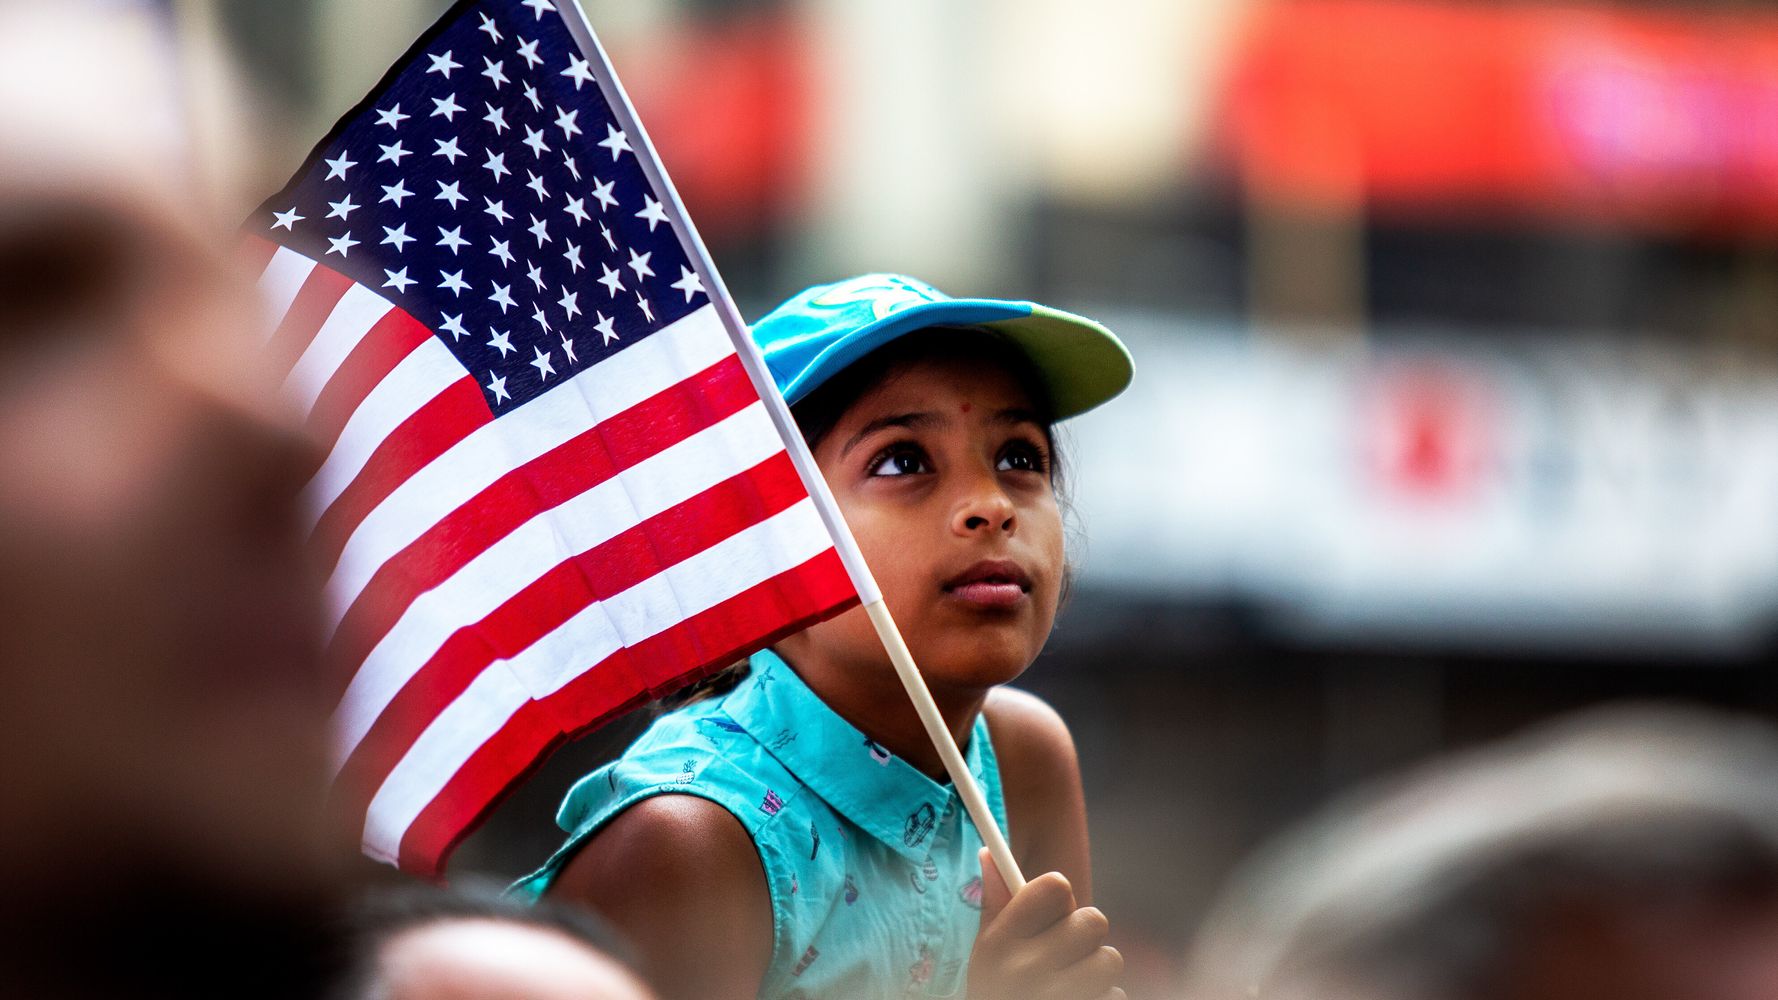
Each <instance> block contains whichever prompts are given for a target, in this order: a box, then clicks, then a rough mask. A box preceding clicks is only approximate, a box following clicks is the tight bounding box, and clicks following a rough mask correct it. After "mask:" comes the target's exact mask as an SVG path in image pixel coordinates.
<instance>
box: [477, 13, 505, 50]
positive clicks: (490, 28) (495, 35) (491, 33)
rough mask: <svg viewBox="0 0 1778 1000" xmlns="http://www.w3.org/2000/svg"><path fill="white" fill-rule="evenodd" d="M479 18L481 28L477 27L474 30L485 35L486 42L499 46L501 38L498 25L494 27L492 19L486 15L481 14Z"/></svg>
mask: <svg viewBox="0 0 1778 1000" xmlns="http://www.w3.org/2000/svg"><path fill="white" fill-rule="evenodd" d="M481 17H482V24H481V27H479V28H477V29H475V30H477V31H480V32H482V33H483V34H486V35H487V36H488V41H490V42H493V43H494V44H495V45H499V44H500V39H501V38H502V37H503V36H502V35H501V34H500V27H499V26H498V25H496V24H495V23H494V19H493V18H491V17H489V16H488V15H486V14H483V15H482V16H481Z"/></svg>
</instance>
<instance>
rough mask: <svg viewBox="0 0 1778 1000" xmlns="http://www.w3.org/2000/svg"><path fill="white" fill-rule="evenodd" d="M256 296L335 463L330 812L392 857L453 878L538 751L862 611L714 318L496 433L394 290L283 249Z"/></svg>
mask: <svg viewBox="0 0 1778 1000" xmlns="http://www.w3.org/2000/svg"><path fill="white" fill-rule="evenodd" d="M259 287H260V289H261V293H262V295H263V296H264V298H265V301H266V302H267V303H268V308H269V307H270V304H272V303H276V302H278V301H285V302H286V305H285V308H284V312H283V314H282V315H279V316H272V317H270V319H271V320H272V323H271V324H269V325H274V326H275V328H276V330H275V333H274V334H273V335H272V340H271V348H272V351H273V354H274V358H275V359H277V358H281V359H282V360H283V361H284V363H285V364H286V365H287V366H288V369H287V372H286V373H285V389H286V392H287V395H288V397H289V399H290V400H291V402H292V403H293V404H294V405H296V406H297V407H298V408H299V410H300V411H301V412H303V414H304V415H305V417H306V420H307V426H308V427H309V429H310V430H311V431H312V432H313V433H314V434H315V435H316V437H317V439H318V440H319V441H321V442H322V443H323V444H324V445H325V446H327V447H328V448H329V451H328V455H327V458H326V459H325V461H324V462H323V464H322V467H321V469H320V470H319V471H318V472H317V473H316V474H315V476H314V478H313V479H312V480H311V482H310V484H309V488H308V492H307V500H308V503H309V509H310V511H311V516H312V517H313V518H314V527H313V538H312V542H313V545H314V547H315V551H316V552H317V554H318V556H319V557H320V558H321V559H322V561H323V564H324V565H325V566H328V567H330V570H331V573H330V579H329V583H328V588H327V593H328V608H329V612H328V623H329V627H330V629H331V630H332V631H331V636H330V639H329V647H328V659H329V662H330V663H331V664H332V668H333V671H334V672H335V675H336V676H337V677H339V678H340V680H339V685H340V686H339V688H338V690H340V691H341V692H342V695H341V697H340V701H339V703H338V707H337V709H336V711H335V720H334V721H335V732H336V765H337V767H338V769H339V770H338V780H337V782H336V791H335V802H334V807H335V808H336V809H340V810H343V811H344V812H345V814H347V815H354V816H363V817H364V825H365V826H364V831H365V832H364V836H365V849H366V851H367V853H369V854H371V855H372V856H373V857H378V858H381V859H383V860H387V861H390V862H392V863H399V864H401V865H402V866H403V867H406V868H409V869H410V870H415V871H421V872H429V873H435V872H436V871H437V866H438V865H439V864H440V863H441V861H442V859H443V858H444V857H445V856H446V855H447V854H448V852H449V850H450V848H451V847H452V846H454V844H455V841H456V840H457V839H460V838H461V836H463V835H464V833H465V832H466V830H467V829H468V828H469V827H470V826H472V825H473V823H474V822H475V820H476V819H477V818H478V817H479V816H480V815H481V813H482V812H483V811H485V810H486V809H487V808H489V806H490V804H491V803H492V802H493V801H495V800H496V799H498V797H499V796H500V795H501V794H503V792H504V790H505V789H506V788H508V787H509V786H510V785H511V784H512V783H513V782H514V781H516V780H517V779H518V778H519V777H520V776H521V775H522V774H523V773H524V772H525V771H526V770H527V769H528V768H529V767H530V766H531V764H532V763H533V762H534V760H535V755H537V754H541V753H545V752H547V750H548V749H549V748H550V747H551V746H553V745H554V744H555V743H556V742H559V741H560V740H562V739H564V738H566V735H567V734H572V733H576V732H579V731H582V730H584V729H587V728H590V727H592V726H594V725H596V724H598V723H599V722H601V721H604V720H605V719H606V718H608V717H610V715H612V714H613V713H615V712H619V711H622V710H624V709H626V708H629V707H631V706H633V705H634V704H635V703H637V702H638V701H640V700H642V699H645V698H646V697H648V696H649V694H650V693H651V692H655V691H661V690H667V689H670V688H671V687H672V686H673V685H675V684H676V683H678V682H680V681H682V680H683V679H685V678H686V677H687V675H688V674H695V673H696V672H697V671H699V670H702V669H706V668H707V667H708V666H710V665H720V663H721V661H723V660H724V658H732V657H734V656H737V655H740V654H742V653H744V652H746V651H748V650H749V649H752V648H756V647H757V646H758V645H759V644H760V643H761V642H763V641H765V640H766V639H767V638H769V637H768V636H761V635H760V634H759V632H760V622H761V621H767V622H776V623H780V624H779V625H778V627H777V628H775V629H774V630H773V634H777V633H780V632H783V631H788V630H791V629H793V628H795V627H800V626H801V625H802V624H805V623H807V622H808V621H810V620H813V619H814V618H815V617H817V616H819V615H821V614H824V613H831V610H832V609H833V608H834V607H835V606H836V605H839V604H843V603H844V602H845V601H846V600H847V599H848V597H849V596H850V595H851V589H850V584H849V583H848V582H847V580H846V577H845V574H844V572H843V570H841V569H840V567H839V563H838V559H837V556H836V555H835V554H834V553H833V551H832V548H831V546H832V542H831V540H830V539H829V538H828V536H827V534H826V532H825V530H824V529H823V528H822V525H821V522H820V519H819V518H818V517H817V515H816V514H815V511H814V508H813V504H812V501H810V500H809V499H808V496H807V493H806V491H805V490H804V489H803V486H802V483H801V481H800V480H799V479H798V478H797V475H796V472H795V469H794V467H793V465H792V463H791V462H790V460H789V456H788V455H787V454H786V453H785V451H784V446H783V442H782V441H781V440H780V439H779V438H778V437H777V435H776V433H775V431H774V430H773V428H772V426H771V423H770V420H769V418H768V416H767V415H766V413H765V409H764V406H763V404H762V403H760V402H759V398H758V396H757V394H756V393H755V392H754V390H753V387H752V384H751V382H750V381H749V380H748V379H747V376H746V373H745V371H744V369H743V368H742V367H741V364H740V361H739V359H738V357H736V356H735V354H734V352H733V347H732V345H731V344H730V343H729V341H728V340H727V336H726V334H725V333H724V332H723V330H722V329H721V327H720V325H719V324H718V323H717V321H716V319H715V318H714V316H713V310H712V309H710V308H708V307H706V308H704V309H702V310H699V311H697V312H694V313H692V314H690V315H688V316H687V317H685V318H684V319H682V320H679V321H677V322H675V323H673V324H671V325H669V326H668V327H666V328H664V329H662V330H661V331H660V332H659V333H657V334H655V335H653V336H650V337H649V338H647V339H645V340H642V341H640V342H639V343H637V344H635V345H633V346H631V347H630V348H628V349H626V350H625V351H623V352H621V353H619V354H616V355H614V356H612V357H611V358H610V359H608V360H607V361H605V362H604V363H602V364H600V365H598V366H593V367H589V368H587V369H585V370H584V371H582V372H581V373H579V374H577V375H575V376H573V381H574V382H575V383H577V384H576V385H574V386H572V387H568V386H564V387H563V389H562V391H558V392H555V393H552V394H549V395H547V396H543V397H540V398H538V399H536V400H534V401H532V402H531V403H530V404H528V405H527V406H526V407H524V408H522V409H519V410H516V411H514V412H513V413H511V414H510V415H507V416H505V417H503V418H501V420H500V421H499V422H498V426H495V421H494V420H493V416H492V414H491V412H490V411H489V410H488V407H487V405H486V403H485V401H484V398H483V396H482V394H481V392H480V389H479V387H477V386H476V385H475V381H474V379H473V378H472V377H471V376H470V375H469V374H468V373H466V372H464V370H463V368H462V366H461V364H459V363H458V362H457V361H456V359H455V358H454V357H453V356H452V355H451V354H450V353H449V352H448V351H445V350H444V348H443V345H442V344H441V342H440V341H439V339H438V337H437V336H436V335H435V334H434V333H433V332H432V331H430V330H428V329H427V328H426V327H425V326H424V325H423V324H420V323H419V322H417V321H416V320H414V319H413V318H412V317H411V316H409V315H408V314H407V313H405V312H404V311H402V310H401V309H399V308H396V307H394V306H393V305H392V304H391V303H389V302H388V300H386V299H384V298H383V297H382V296H380V295H379V294H377V293H376V292H374V291H372V290H370V289H367V288H365V287H364V286H362V285H359V284H357V283H355V282H352V281H350V280H349V279H346V278H344V277H343V276H342V275H340V274H338V273H337V272H335V271H333V270H332V269H331V268H328V267H327V266H326V265H323V264H317V263H315V262H313V261H310V260H308V259H306V258H304V257H302V255H300V254H296V253H294V252H293V251H290V250H288V249H286V248H279V249H278V250H277V251H276V252H275V253H273V254H271V255H269V257H267V258H266V262H265V268H264V270H263V272H262V274H261V277H260V281H259ZM688 664H689V665H691V666H690V667H688ZM595 677H596V678H598V680H597V682H593V681H590V680H589V678H595Z"/></svg>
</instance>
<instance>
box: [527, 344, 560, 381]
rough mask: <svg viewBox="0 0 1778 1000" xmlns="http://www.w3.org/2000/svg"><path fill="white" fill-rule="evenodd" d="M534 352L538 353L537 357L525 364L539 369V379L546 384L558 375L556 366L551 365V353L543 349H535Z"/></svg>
mask: <svg viewBox="0 0 1778 1000" xmlns="http://www.w3.org/2000/svg"><path fill="white" fill-rule="evenodd" d="M532 350H533V351H536V352H537V357H535V358H532V359H531V360H530V361H527V362H525V364H528V365H530V366H531V367H533V368H535V369H537V377H538V378H539V379H540V380H542V381H544V382H548V381H549V377H550V376H551V375H554V374H555V373H556V366H555V365H553V364H551V363H550V360H549V358H550V352H549V351H546V350H544V349H543V348H541V347H533V348H532Z"/></svg>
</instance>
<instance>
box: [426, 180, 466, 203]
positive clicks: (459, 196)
mask: <svg viewBox="0 0 1778 1000" xmlns="http://www.w3.org/2000/svg"><path fill="white" fill-rule="evenodd" d="M462 183H463V182H462V181H452V182H450V183H449V184H446V183H445V182H444V181H439V182H438V194H437V195H436V196H435V197H434V198H433V200H434V201H448V202H450V203H451V208H453V209H455V208H456V207H457V203H458V202H460V201H468V200H469V196H468V195H466V194H464V193H463V192H462V191H460V190H458V188H459V186H460V185H461V184H462Z"/></svg>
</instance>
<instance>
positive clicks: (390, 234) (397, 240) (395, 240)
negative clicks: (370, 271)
mask: <svg viewBox="0 0 1778 1000" xmlns="http://www.w3.org/2000/svg"><path fill="white" fill-rule="evenodd" d="M412 242H414V237H412V236H409V235H408V234H407V223H405V222H404V223H402V224H401V225H399V226H396V227H395V228H394V229H390V228H389V227H388V226H384V227H383V243H382V245H383V246H390V245H393V246H394V247H395V252H396V253H400V252H401V251H403V250H405V249H407V245H408V244H409V243H412Z"/></svg>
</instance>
